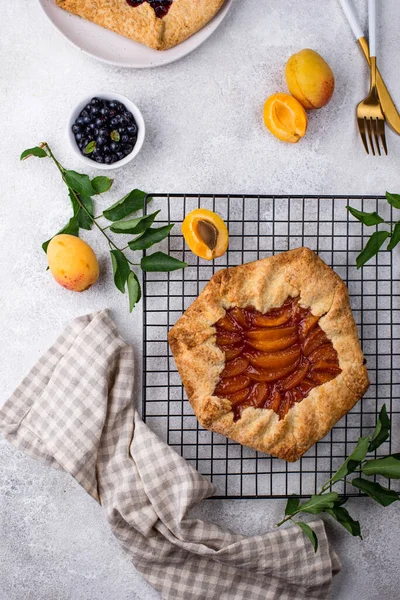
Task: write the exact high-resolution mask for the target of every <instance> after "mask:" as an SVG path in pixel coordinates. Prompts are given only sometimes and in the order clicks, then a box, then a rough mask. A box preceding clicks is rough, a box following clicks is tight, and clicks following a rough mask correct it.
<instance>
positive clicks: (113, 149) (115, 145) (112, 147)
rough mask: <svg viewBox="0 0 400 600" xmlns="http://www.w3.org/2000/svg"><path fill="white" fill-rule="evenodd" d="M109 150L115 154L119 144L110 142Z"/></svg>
mask: <svg viewBox="0 0 400 600" xmlns="http://www.w3.org/2000/svg"><path fill="white" fill-rule="evenodd" d="M110 148H111V150H112V151H113V152H117V151H118V150H119V144H118V143H117V142H111V144H110Z"/></svg>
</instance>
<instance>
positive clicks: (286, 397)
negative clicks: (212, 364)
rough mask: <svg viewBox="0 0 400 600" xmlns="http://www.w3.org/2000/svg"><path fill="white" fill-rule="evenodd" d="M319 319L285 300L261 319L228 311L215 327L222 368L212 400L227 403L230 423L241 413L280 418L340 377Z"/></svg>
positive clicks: (248, 310)
mask: <svg viewBox="0 0 400 600" xmlns="http://www.w3.org/2000/svg"><path fill="white" fill-rule="evenodd" d="M318 321H319V317H316V316H315V315H313V314H312V313H311V311H310V310H309V309H306V308H302V307H301V306H300V304H299V301H298V298H288V299H287V300H286V302H285V303H284V304H283V306H281V307H280V308H272V309H271V310H269V311H268V312H267V313H265V314H262V313H261V312H259V311H257V310H256V309H255V308H253V307H251V306H249V307H246V308H239V307H233V308H230V309H228V310H227V311H226V314H225V316H224V317H223V318H222V319H220V320H219V321H218V322H217V323H216V324H215V328H216V342H217V346H218V347H219V348H220V349H221V350H222V351H223V352H224V354H225V368H224V370H223V371H222V373H221V375H220V379H219V381H218V383H217V386H216V388H215V390H214V395H216V396H218V397H220V398H227V399H228V400H229V401H230V402H231V405H232V410H233V413H234V420H235V421H237V420H238V419H240V417H241V415H242V412H243V410H244V409H245V408H247V407H250V406H252V407H253V408H268V409H272V410H273V411H275V412H276V414H277V415H278V416H279V418H280V419H283V418H284V417H285V416H286V415H287V413H288V412H289V410H290V409H291V408H292V407H293V406H294V405H295V404H296V403H298V402H301V401H302V400H303V399H304V398H306V396H308V394H309V393H310V391H311V390H312V389H313V388H314V387H317V386H319V385H322V384H324V383H327V382H328V381H331V380H332V379H334V378H335V377H337V376H338V375H339V374H340V373H341V369H340V367H339V359H338V355H337V352H336V350H335V349H334V347H333V345H332V342H331V341H330V340H329V338H328V337H327V335H326V334H325V332H324V331H323V330H322V329H321V327H320V326H319V324H318Z"/></svg>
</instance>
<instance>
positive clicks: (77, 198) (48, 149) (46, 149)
mask: <svg viewBox="0 0 400 600" xmlns="http://www.w3.org/2000/svg"><path fill="white" fill-rule="evenodd" d="M43 149H44V150H45V151H46V152H47V153H48V156H49V158H51V159H52V160H53V162H54V163H55V165H56V166H57V168H58V170H59V171H60V173H61V177H62V179H63V181H64V183H65V185H66V186H67V188H68V189H69V190H70V192H71V194H72V195H73V196H74V198H75V200H76V201H77V203H78V204H79V207H80V208H81V209H82V210H83V211H84V212H85V213H86V214H87V215H88V217H89V218H90V219H91V221H92V222H93V224H94V225H95V226H96V227H97V229H98V230H99V231H101V233H102V234H103V235H104V237H105V238H106V239H107V241H108V244H109V246H110V247H112V248H114V250H119V252H123V250H121V249H120V248H118V246H117V245H116V244H114V242H113V241H112V239H111V238H110V237H109V236H108V235H107V234H106V232H105V231H104V230H105V229H108V227H110V226H109V225H107V227H104V228H103V227H101V225H99V224H98V223H97V222H96V219H95V218H94V217H93V215H91V214H90V212H89V211H88V209H87V208H86V206H85V205H84V204H83V203H82V202H81V199H80V198H79V194H77V193H76V192H75V190H73V189H72V188H71V187H70V186H69V185H68V183H67V182H66V180H65V169H64V167H63V166H62V165H61V164H60V163H59V162H58V160H57V159H56V157H55V156H54V154H53V152H52V151H51V148H50V147H49V145H48V144H47V142H44V144H43ZM97 218H98V217H97ZM124 249H125V248H124ZM125 258H126V260H127V261H128V263H129V264H130V265H132V266H140V265H138V264H137V263H133V262H132V261H130V260H129V258H127V257H126V256H125Z"/></svg>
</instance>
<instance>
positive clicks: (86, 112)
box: [80, 108, 89, 118]
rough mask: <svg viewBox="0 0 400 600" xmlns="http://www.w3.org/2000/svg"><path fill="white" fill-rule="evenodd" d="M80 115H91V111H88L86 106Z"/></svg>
mask: <svg viewBox="0 0 400 600" xmlns="http://www.w3.org/2000/svg"><path fill="white" fill-rule="evenodd" d="M80 116H81V117H83V118H85V117H88V116H89V113H88V111H87V110H86V108H84V109H83V110H82V111H81V114H80Z"/></svg>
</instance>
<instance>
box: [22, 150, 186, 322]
mask: <svg viewBox="0 0 400 600" xmlns="http://www.w3.org/2000/svg"><path fill="white" fill-rule="evenodd" d="M30 156H36V157H37V158H50V159H51V160H52V161H53V162H54V164H55V165H56V167H57V169H58V170H59V172H60V174H61V177H62V180H63V181H64V183H65V185H66V186H67V188H68V196H69V199H70V202H71V206H72V211H73V214H72V217H71V218H70V219H69V221H68V223H67V224H66V225H65V226H64V227H63V228H62V229H61V230H60V231H58V232H57V233H56V234H55V235H58V234H61V233H65V234H69V235H74V236H76V237H79V232H80V229H86V230H91V229H92V227H93V226H94V227H96V228H97V229H98V230H99V231H100V233H101V234H102V235H103V236H104V237H105V239H106V240H107V243H108V246H109V251H110V256H111V262H112V267H113V273H114V283H115V286H116V287H117V289H118V290H119V291H120V292H122V293H123V294H124V293H125V291H126V289H127V290H128V296H129V310H130V312H132V310H133V308H134V307H135V305H136V304H137V303H138V302H139V300H140V298H141V295H142V292H141V287H140V282H139V279H138V277H137V275H136V273H135V271H134V270H133V269H132V267H140V268H141V269H142V271H149V272H150V271H157V272H163V273H165V272H168V271H176V270H177V269H183V268H185V267H186V266H187V265H186V263H184V262H182V261H180V260H177V259H176V258H174V257H172V256H169V255H168V254H165V253H164V252H154V253H153V254H149V255H148V256H143V257H142V258H141V260H140V263H135V262H132V260H131V259H130V258H128V256H126V254H125V251H126V250H128V249H129V250H131V251H141V250H147V249H148V248H151V247H152V246H153V245H154V244H157V243H159V242H161V241H162V240H163V239H165V238H166V237H168V235H169V233H170V231H171V229H172V228H173V227H174V224H173V223H169V224H168V225H164V226H162V227H152V225H153V224H154V221H155V219H156V217H157V215H158V213H159V212H160V211H156V212H154V213H152V214H149V215H147V214H144V213H145V211H144V209H145V203H148V202H150V201H151V198H149V197H148V196H147V194H146V193H145V192H143V191H141V190H137V189H134V190H132V191H131V192H129V193H128V194H126V196H124V197H123V198H122V199H121V200H119V201H118V202H116V203H115V204H113V205H112V206H110V207H109V208H107V209H106V210H104V211H103V213H102V214H101V215H99V216H98V217H95V216H94V204H93V196H97V195H99V194H103V193H105V192H108V191H109V189H110V188H111V186H112V184H113V180H112V179H110V178H108V177H104V176H98V177H94V179H90V177H89V176H88V175H84V174H82V173H77V172H76V171H71V170H68V169H65V167H63V166H62V165H61V164H60V162H59V161H58V160H57V159H56V157H55V156H54V154H53V152H52V150H51V148H50V146H49V145H48V144H47V143H46V142H44V143H42V144H40V146H36V147H34V148H28V149H27V150H25V151H24V152H23V153H22V154H21V160H25V159H26V158H29V157H30ZM139 211H142V215H141V216H135V217H134V218H130V219H126V218H127V217H131V216H132V215H133V214H134V213H138V212H139ZM102 218H105V219H106V220H107V221H109V222H110V223H111V224H109V225H106V226H104V227H103V226H102V225H101V224H100V223H99V222H98V221H99V220H100V219H102ZM107 230H110V232H112V233H115V234H130V235H136V236H137V237H135V238H134V239H132V240H130V241H129V242H128V243H127V245H126V246H125V247H124V248H120V247H119V246H117V244H116V243H115V242H114V240H113V239H112V238H111V237H110V236H109V235H108V233H107ZM52 237H54V236H52ZM51 239H52V238H50V239H49V240H47V241H46V242H44V243H43V244H42V248H43V250H44V251H45V252H47V247H48V245H49V243H50V241H51Z"/></svg>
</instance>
